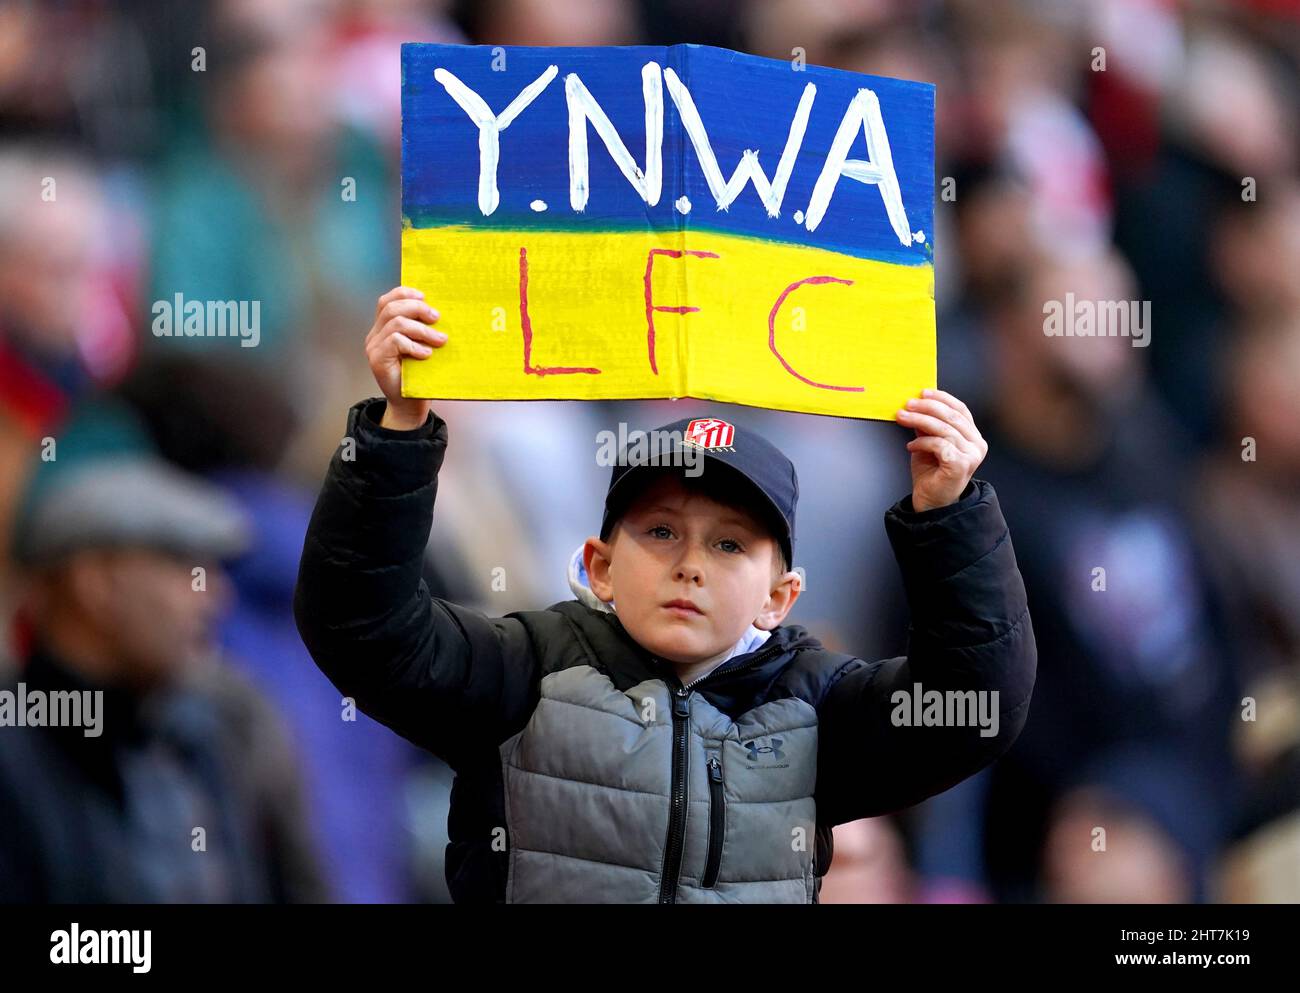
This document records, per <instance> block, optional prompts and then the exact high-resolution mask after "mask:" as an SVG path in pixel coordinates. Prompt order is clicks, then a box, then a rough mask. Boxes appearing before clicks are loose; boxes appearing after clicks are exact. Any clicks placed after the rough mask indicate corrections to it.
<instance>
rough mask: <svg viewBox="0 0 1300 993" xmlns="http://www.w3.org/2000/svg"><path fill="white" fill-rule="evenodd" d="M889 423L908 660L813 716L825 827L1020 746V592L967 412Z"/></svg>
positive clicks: (948, 780)
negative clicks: (897, 469) (902, 439)
mask: <svg viewBox="0 0 1300 993" xmlns="http://www.w3.org/2000/svg"><path fill="white" fill-rule="evenodd" d="M899 421H900V422H901V423H903V424H905V425H906V426H909V427H912V428H914V429H915V431H916V438H915V439H914V440H913V441H911V442H909V444H908V450H909V451H910V452H911V453H912V480H913V492H912V494H911V495H910V496H908V497H905V498H904V499H903V500H900V501H899V502H898V503H897V504H895V505H894V506H893V507H892V508H890V510H889V512H888V513H887V514H886V515H885V529H886V532H887V533H888V535H889V540H890V544H891V545H892V546H893V549H894V555H895V557H896V558H897V560H898V565H899V569H900V572H901V574H902V580H903V586H904V589H905V592H906V594H907V601H908V606H909V609H910V612H911V627H910V630H909V636H908V652H907V655H906V656H905V657H902V658H896V659H889V660H886V661H880V662H874V663H867V662H864V661H862V660H854V661H852V662H850V663H847V664H846V665H845V666H844V668H843V669H841V671H840V673H839V678H838V679H837V680H836V681H835V682H834V683H833V684H832V686H831V688H830V689H829V690H828V692H827V693H826V695H825V697H824V698H823V700H822V702H821V705H820V707H819V708H818V712H819V748H818V752H819V758H818V782H817V793H818V819H819V820H820V821H822V822H823V823H826V824H840V823H843V822H845V821H851V820H856V819H858V818H860V817H872V816H875V815H877V814H883V813H889V812H891V811H895V810H900V809H902V808H904V807H908V806H911V805H912V804H914V803H918V802H919V801H921V800H924V799H925V798H926V797H929V796H933V795H934V794H936V793H941V792H943V791H944V790H946V789H948V788H949V787H951V786H954V785H956V784H957V783H959V782H961V781H962V780H963V779H965V778H967V777H968V776H971V775H973V774H974V773H975V772H977V771H979V770H980V769H982V768H983V767H984V766H986V765H988V764H989V763H990V762H992V761H993V760H994V759H995V758H997V757H998V756H999V755H1001V754H1003V753H1004V752H1005V751H1006V750H1007V749H1008V748H1010V747H1011V745H1012V743H1013V742H1014V741H1015V739H1016V737H1017V736H1018V735H1019V734H1020V730H1021V728H1022V727H1023V726H1024V722H1025V717H1026V715H1027V713H1028V708H1029V700H1030V696H1031V694H1032V691H1033V686H1034V676H1035V672H1036V669H1037V658H1038V656H1037V649H1036V647H1035V643H1034V635H1033V628H1032V625H1031V623H1030V619H1029V608H1028V604H1027V601H1026V596H1025V586H1024V582H1023V580H1022V579H1021V576H1020V570H1019V569H1018V568H1017V566H1016V559H1015V552H1014V550H1013V547H1012V544H1011V536H1010V534H1009V532H1008V530H1007V524H1006V521H1005V519H1004V518H1003V516H1002V510H1001V508H1000V507H999V506H998V500H997V495H996V493H994V491H993V487H992V486H991V485H990V484H989V483H987V482H985V481H983V480H976V479H973V478H972V477H973V473H974V471H975V469H976V468H977V467H978V465H979V464H980V462H981V461H982V460H983V457H984V454H985V452H986V451H987V446H986V445H985V444H984V440H983V438H982V437H980V435H979V432H978V430H976V428H975V425H974V420H973V418H971V415H970V411H969V410H968V409H967V408H966V406H965V404H962V403H961V401H959V400H957V399H956V398H955V397H952V396H951V395H949V394H947V393H943V392H942V391H937V390H935V391H927V392H926V396H925V398H923V399H921V400H917V401H911V402H910V403H909V410H908V411H907V412H900V416H899ZM936 706H937V707H938V708H939V709H938V710H936V709H935V708H936ZM936 717H938V721H937V722H936V720H935V719H936Z"/></svg>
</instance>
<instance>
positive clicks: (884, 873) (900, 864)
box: [819, 817, 912, 903]
mask: <svg viewBox="0 0 1300 993" xmlns="http://www.w3.org/2000/svg"><path fill="white" fill-rule="evenodd" d="M833 833H834V839H835V840H834V845H835V860H834V861H833V862H832V863H831V869H830V872H828V873H827V874H826V875H825V876H824V877H823V878H822V888H821V896H820V897H819V899H820V902H822V903H908V902H909V901H910V899H911V895H912V894H911V886H912V881H911V878H910V877H911V874H910V872H909V870H908V867H907V857H906V851H905V850H904V847H903V838H902V835H901V834H899V832H898V829H897V828H896V827H895V826H894V824H893V822H892V821H891V820H890V819H889V818H888V817H869V818H866V819H864V820H860V821H851V822H849V823H848V824H840V825H837V826H836V827H835V829H834V832H833Z"/></svg>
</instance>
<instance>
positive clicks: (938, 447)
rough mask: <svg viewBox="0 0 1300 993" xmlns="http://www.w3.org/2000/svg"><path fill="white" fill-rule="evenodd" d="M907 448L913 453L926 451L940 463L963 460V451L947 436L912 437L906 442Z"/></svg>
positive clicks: (949, 463) (954, 462)
mask: <svg viewBox="0 0 1300 993" xmlns="http://www.w3.org/2000/svg"><path fill="white" fill-rule="evenodd" d="M907 450H908V451H909V452H912V453H913V454H916V453H917V452H926V453H928V454H930V455H933V456H934V458H935V461H936V462H938V463H939V464H940V465H958V464H960V463H961V462H962V461H963V453H962V452H961V450H960V449H958V447H957V446H956V445H955V444H953V443H952V442H951V441H949V440H948V439H947V438H936V437H934V436H933V435H929V436H926V437H924V438H914V439H912V440H911V441H909V442H908V443H907Z"/></svg>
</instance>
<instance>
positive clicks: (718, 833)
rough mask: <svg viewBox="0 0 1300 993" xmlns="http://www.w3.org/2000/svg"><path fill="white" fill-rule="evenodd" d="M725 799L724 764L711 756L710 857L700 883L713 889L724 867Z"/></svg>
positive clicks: (705, 864)
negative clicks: (720, 869) (723, 783)
mask: <svg viewBox="0 0 1300 993" xmlns="http://www.w3.org/2000/svg"><path fill="white" fill-rule="evenodd" d="M725 802H726V801H725V799H724V798H723V795H722V763H721V762H719V761H718V757H717V756H716V755H711V756H709V857H708V859H707V860H706V861H705V863H704V879H703V881H702V882H701V883H700V885H701V886H703V887H704V888H705V889H711V888H712V887H713V884H714V883H716V882H717V881H718V870H719V868H721V865H722V834H723V831H724V830H725V828H726V822H727V816H726V807H725V806H724V804H725Z"/></svg>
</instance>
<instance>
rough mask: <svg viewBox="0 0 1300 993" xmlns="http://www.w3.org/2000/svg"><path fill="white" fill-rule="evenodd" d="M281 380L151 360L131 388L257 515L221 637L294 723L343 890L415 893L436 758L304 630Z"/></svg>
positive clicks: (235, 564) (324, 847) (302, 489)
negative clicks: (397, 727)
mask: <svg viewBox="0 0 1300 993" xmlns="http://www.w3.org/2000/svg"><path fill="white" fill-rule="evenodd" d="M274 387H275V383H274V380H273V379H272V378H271V377H270V376H266V375H262V374H260V373H259V372H258V371H257V370H249V369H246V368H242V367H240V366H237V365H234V364H232V363H230V362H224V363H221V362H211V361H208V362H199V361H196V360H195V359H194V358H193V357H187V356H182V355H168V356H165V357H157V358H154V359H151V360H149V361H147V362H145V363H144V364H143V365H142V366H141V367H140V368H139V369H137V370H136V373H135V374H134V375H133V376H132V377H131V378H130V380H128V381H127V382H126V383H124V384H123V387H122V389H121V391H120V392H121V395H122V396H123V397H124V398H125V399H126V400H127V401H128V402H129V403H130V404H131V405H132V406H133V407H134V408H135V410H136V411H137V412H138V413H139V414H140V416H141V418H142V422H143V425H144V426H145V427H146V428H147V429H148V431H149V433H150V435H151V437H152V439H153V441H154V443H155V444H156V445H157V446H158V449H159V451H160V453H161V454H162V455H163V456H165V457H166V458H168V459H169V460H171V461H172V462H173V463H175V464H176V465H178V466H180V467H182V468H183V469H185V470H187V471H189V472H193V473H196V474H199V475H202V476H204V477H206V478H207V479H208V480H209V481H210V482H211V483H213V484H215V485H216V486H217V487H219V490H220V491H221V492H223V493H224V494H225V498H226V499H228V500H230V501H232V503H233V504H234V505H235V506H237V507H238V508H239V509H240V511H241V512H242V514H243V515H244V517H245V519H246V521H247V522H248V525H249V528H250V539H251V540H250V542H249V544H248V547H247V548H246V549H245V550H244V551H243V552H242V553H241V554H240V555H238V556H236V557H234V558H233V559H232V560H231V561H230V562H229V564H228V567H227V573H228V576H229V579H230V583H229V591H230V598H229V599H230V604H229V609H228V610H227V611H226V612H225V613H224V614H223V616H222V617H221V618H220V619H219V621H218V623H217V626H216V632H215V633H216V638H217V640H218V642H219V644H220V645H221V647H222V649H223V650H224V652H225V653H226V661H227V662H228V663H229V664H230V665H231V666H233V667H235V668H237V669H238V670H240V671H241V672H242V673H244V674H245V675H246V676H247V677H248V678H249V679H250V680H251V682H252V683H253V684H254V685H255V686H256V687H257V689H258V690H259V691H261V692H262V693H264V694H266V696H267V698H268V699H269V700H270V701H271V702H272V703H273V704H274V705H275V707H276V709H277V710H278V711H279V712H280V714H281V715H282V716H283V718H284V720H285V722H286V723H287V725H288V727H289V729H290V730H291V732H292V736H293V740H294V741H295V743H296V745H297V748H298V751H299V752H300V753H301V755H302V765H303V771H304V777H305V780H306V810H305V811H304V816H306V817H307V819H308V822H309V823H310V824H311V825H312V826H313V828H314V830H315V831H316V833H317V835H318V837H319V838H320V843H321V856H322V860H323V863H324V872H325V874H326V876H327V877H328V879H329V883H330V887H331V889H332V890H333V891H334V892H335V893H336V894H337V895H338V897H339V899H341V900H345V901H348V902H360V903H394V902H402V901H407V900H411V899H413V897H414V895H415V894H414V893H413V891H412V888H411V885H410V874H411V870H412V863H413V861H414V857H415V855H414V853H413V852H412V851H411V843H410V839H409V838H408V837H407V834H406V829H405V795H406V790H407V780H408V777H409V776H410V775H411V774H412V770H413V769H414V768H415V767H416V766H419V765H423V764H425V763H426V762H431V761H432V760H431V759H430V758H429V757H428V756H427V755H425V753H423V752H420V751H419V750H418V749H416V748H414V747H412V746H411V745H410V744H408V743H407V742H405V741H403V740H402V739H400V738H397V737H396V736H394V735H393V734H391V733H389V732H388V731H387V730H386V729H384V728H382V727H380V726H379V725H378V724H376V723H375V722H374V721H372V720H371V719H370V718H368V717H366V716H365V715H364V714H360V713H355V708H352V709H351V711H350V710H349V708H347V707H346V706H345V701H343V700H341V699H340V697H339V695H338V693H337V692H335V690H334V688H333V687H332V686H331V685H330V684H329V681H328V680H326V679H325V678H323V677H322V676H321V674H320V672H319V671H318V670H317V669H316V667H315V665H313V664H312V662H311V658H310V656H309V655H308V654H307V650H306V648H304V647H303V644H302V639H301V638H300V637H299V636H298V631H297V628H296V626H295V625H294V622H293V613H292V600H293V588H294V583H295V581H296V579H297V575H298V558H299V556H300V555H301V553H302V539H303V535H304V534H305V533H306V530H307V520H308V518H309V516H310V514H311V508H312V503H313V500H314V497H315V492H314V490H313V489H312V488H310V487H307V486H304V485H301V484H298V483H296V482H293V481H291V480H288V479H284V478H282V477H280V476H277V475H276V474H275V473H274V470H275V469H276V467H277V466H278V465H279V464H280V462H281V459H282V457H283V454H284V450H285V447H286V445H287V444H288V439H289V437H290V436H291V434H292V433H293V431H294V417H293V412H292V410H291V409H290V408H289V406H288V404H287V402H286V401H285V399H284V398H283V397H282V396H281V395H280V394H278V393H277V392H276V390H275V388H274ZM251 409H256V410H257V412H258V416H257V417H249V416H248V412H249V410H251ZM435 582H436V581H435ZM445 823H446V822H445V818H444V819H443V821H442V822H440V824H441V825H445ZM440 829H442V830H445V828H440ZM442 844H444V845H445V844H446V839H445V838H444V839H443V841H442Z"/></svg>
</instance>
